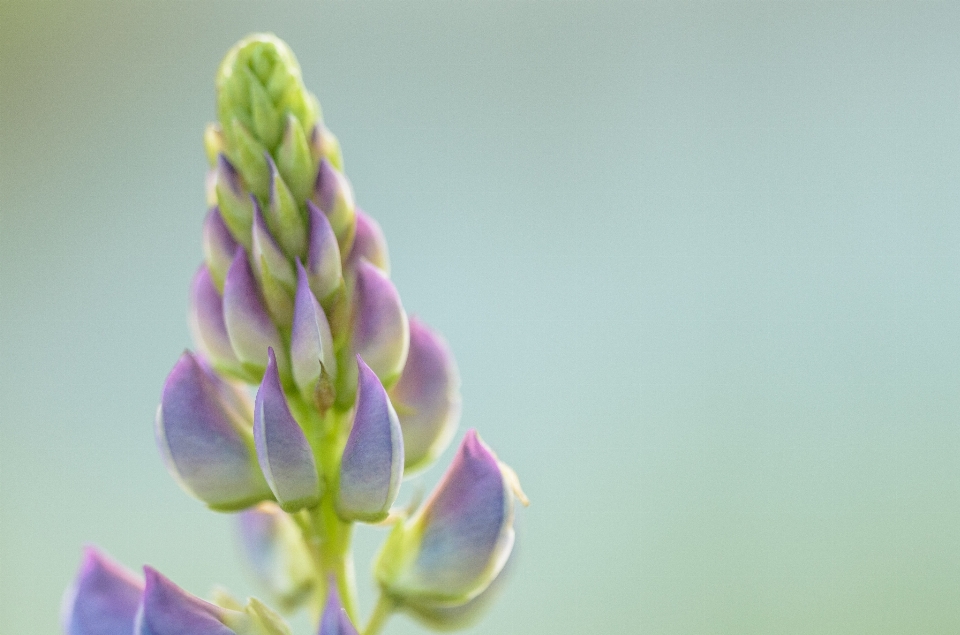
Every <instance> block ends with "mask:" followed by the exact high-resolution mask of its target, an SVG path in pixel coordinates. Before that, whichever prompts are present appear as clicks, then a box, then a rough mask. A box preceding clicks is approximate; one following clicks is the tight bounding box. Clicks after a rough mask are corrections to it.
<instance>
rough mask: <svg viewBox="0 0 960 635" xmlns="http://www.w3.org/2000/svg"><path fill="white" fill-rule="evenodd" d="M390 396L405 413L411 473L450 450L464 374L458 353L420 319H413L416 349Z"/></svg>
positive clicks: (405, 447)
mask: <svg viewBox="0 0 960 635" xmlns="http://www.w3.org/2000/svg"><path fill="white" fill-rule="evenodd" d="M390 400H391V401H392V402H393V405H394V406H395V407H396V408H397V414H398V415H399V416H400V429H401V430H403V451H404V457H405V462H406V464H405V466H404V469H406V470H407V472H409V471H410V470H411V469H416V468H418V467H422V466H424V465H425V464H427V463H429V462H430V461H432V460H433V459H434V458H435V457H436V456H437V455H438V454H440V453H441V452H443V451H444V450H445V449H446V447H447V445H448V444H449V443H450V439H451V438H452V437H453V433H454V432H455V431H456V429H457V424H458V423H459V420H460V374H459V373H458V372H457V365H456V362H455V361H454V359H453V354H452V353H451V352H450V349H449V348H448V347H447V343H446V342H444V341H443V338H442V337H440V335H439V334H437V333H436V332H434V331H432V330H431V329H430V328H428V327H427V325H426V324H424V323H423V322H421V321H420V320H418V319H417V318H410V352H409V354H408V355H407V363H406V364H404V366H403V373H401V375H400V379H399V381H397V383H396V384H395V385H394V386H393V388H391V389H390Z"/></svg>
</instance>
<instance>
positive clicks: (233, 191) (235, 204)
mask: <svg viewBox="0 0 960 635" xmlns="http://www.w3.org/2000/svg"><path fill="white" fill-rule="evenodd" d="M214 189H215V191H216V193H217V203H218V206H219V208H220V216H221V217H222V218H223V222H224V224H225V225H226V226H227V228H228V229H229V230H230V233H231V234H232V235H233V238H234V239H235V240H236V241H237V242H238V243H240V244H241V245H243V246H244V247H249V246H250V225H251V223H252V222H253V206H252V205H251V203H250V194H249V193H248V192H247V190H246V188H245V187H244V186H243V181H242V179H241V177H240V173H239V172H238V171H237V169H236V168H235V167H233V164H232V163H230V161H229V159H227V157H225V156H224V155H223V154H220V155H219V156H218V157H217V167H216V176H215V184H214Z"/></svg>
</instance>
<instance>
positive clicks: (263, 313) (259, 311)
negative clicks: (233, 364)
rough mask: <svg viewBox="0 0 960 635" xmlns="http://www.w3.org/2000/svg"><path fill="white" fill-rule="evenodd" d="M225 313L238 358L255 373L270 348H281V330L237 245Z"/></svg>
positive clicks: (226, 289)
mask: <svg viewBox="0 0 960 635" xmlns="http://www.w3.org/2000/svg"><path fill="white" fill-rule="evenodd" d="M223 315H224V322H225V323H226V325H227V334H228V335H229V336H230V344H231V345H232V346H233V350H234V351H235V352H236V354H237V358H238V359H239V360H240V361H241V362H243V364H244V366H245V367H247V369H248V370H249V371H250V372H251V373H252V374H253V375H255V376H257V377H259V376H260V375H261V373H263V369H264V368H266V366H267V348H269V347H271V346H272V347H274V348H276V349H278V350H281V349H280V346H281V343H280V333H279V332H278V331H277V327H276V325H275V324H274V323H273V321H272V320H271V319H270V315H269V314H268V313H267V310H266V309H265V308H264V306H263V300H262V299H261V297H260V290H259V289H258V287H257V281H256V279H255V278H254V277H253V271H251V270H250V264H249V263H248V262H247V254H246V253H245V252H244V251H243V249H241V248H238V249H237V253H236V254H235V255H234V258H233V264H231V265H230V270H229V271H228V272H227V279H226V282H225V283H224V285H223Z"/></svg>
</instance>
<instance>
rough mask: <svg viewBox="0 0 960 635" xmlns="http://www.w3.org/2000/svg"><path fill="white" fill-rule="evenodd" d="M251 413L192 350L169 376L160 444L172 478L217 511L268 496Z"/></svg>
mask: <svg viewBox="0 0 960 635" xmlns="http://www.w3.org/2000/svg"><path fill="white" fill-rule="evenodd" d="M249 416H250V410H249V405H247V404H245V403H243V398H242V397H241V395H240V394H239V393H238V392H237V391H235V390H233V389H232V388H231V387H230V386H229V384H227V383H226V382H225V381H224V380H223V379H221V378H220V377H218V376H217V375H216V373H214V372H213V371H212V370H208V369H206V368H204V366H203V365H202V364H201V363H200V361H199V360H198V359H197V358H196V357H194V355H193V354H192V353H190V352H189V351H188V352H185V353H184V354H183V355H182V356H181V357H180V359H179V360H178V361H177V363H176V365H175V366H174V367H173V370H171V371H170V374H169V375H168V376H167V381H166V383H165V384H164V386H163V394H162V396H161V398H160V407H159V408H158V410H157V419H156V437H157V445H158V446H159V448H160V453H161V454H162V456H163V459H164V462H165V463H166V465H167V469H168V470H169V471H170V473H171V474H172V475H173V477H174V478H175V479H176V480H177V481H179V482H180V484H181V485H182V486H183V488H184V489H185V490H187V491H188V492H189V493H191V494H193V495H194V496H196V497H197V498H199V499H200V500H202V501H203V502H205V503H207V504H208V505H209V506H210V507H212V508H214V509H222V510H231V509H242V508H243V507H247V506H249V505H252V504H253V503H256V502H257V501H260V500H264V499H266V498H270V489H269V488H268V487H267V483H266V482H265V481H264V479H263V475H262V474H261V473H260V469H259V466H258V465H257V463H256V457H255V455H254V448H253V433H252V430H251V421H250V418H249Z"/></svg>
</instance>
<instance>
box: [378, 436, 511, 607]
mask: <svg viewBox="0 0 960 635" xmlns="http://www.w3.org/2000/svg"><path fill="white" fill-rule="evenodd" d="M396 531H397V533H395V534H394V535H391V539H390V540H389V541H388V545H387V546H386V547H385V549H384V552H383V554H382V555H381V558H380V562H379V564H378V577H379V578H380V582H381V584H382V585H384V586H385V587H386V588H387V591H388V592H389V593H391V594H392V595H395V596H397V597H400V598H404V600H405V601H407V602H417V601H423V602H427V603H428V604H429V605H430V606H438V605H441V606H442V605H444V604H446V605H457V604H462V603H463V602H465V601H466V600H469V599H472V598H473V597H476V596H477V595H479V594H480V592H482V591H483V589H485V588H486V587H487V585H488V584H489V583H490V581H491V580H493V578H495V577H496V576H497V574H499V573H500V570H501V569H502V568H503V565H504V562H505V561H506V559H507V557H508V556H509V555H510V550H511V549H512V547H513V540H514V532H513V497H512V493H511V491H510V487H509V484H508V483H507V481H506V479H505V478H504V476H503V474H502V473H501V470H500V465H499V463H498V462H497V458H496V457H495V456H494V455H493V453H492V452H491V451H490V449H489V448H487V447H486V445H484V444H483V443H482V442H481V441H480V439H479V437H478V436H477V433H476V431H474V430H470V431H468V432H467V435H466V437H465V438H464V440H463V443H462V444H461V445H460V449H459V450H458V451H457V455H456V456H455V457H454V459H453V463H452V464H451V465H450V467H449V469H448V470H447V472H446V474H444V476H443V479H442V480H441V481H440V484H439V485H438V486H437V489H436V490H434V493H433V494H432V495H431V497H430V499H429V500H428V501H427V503H426V504H425V505H424V507H423V508H421V510H420V511H419V512H418V513H417V515H416V516H414V518H413V519H411V520H410V521H409V523H408V524H407V525H406V526H404V527H402V528H401V529H399V530H396ZM398 540H399V541H400V542H398ZM407 540H410V541H411V542H410V543H409V544H408V545H407V546H406V547H401V548H400V549H399V550H398V549H397V545H399V544H401V543H403V542H405V541H407ZM391 543H392V548H391ZM411 550H412V551H413V553H410V551H411ZM385 558H386V561H385ZM391 558H392V559H393V560H392V561H390V559H391Z"/></svg>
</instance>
